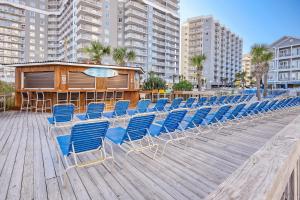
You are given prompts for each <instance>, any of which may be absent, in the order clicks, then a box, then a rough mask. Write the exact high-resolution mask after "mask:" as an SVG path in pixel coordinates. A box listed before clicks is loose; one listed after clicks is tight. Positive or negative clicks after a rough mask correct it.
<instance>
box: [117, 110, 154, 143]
mask: <svg viewBox="0 0 300 200" xmlns="http://www.w3.org/2000/svg"><path fill="white" fill-rule="evenodd" d="M154 118H155V115H153V114H150V115H149V114H148V115H137V116H134V117H132V118H131V119H130V121H129V123H128V126H127V129H126V133H127V134H125V135H124V138H123V140H122V141H123V142H124V141H128V140H131V141H134V140H140V139H142V138H143V137H144V136H145V135H146V134H147V132H148V129H149V127H150V126H151V124H152V122H153V120H154ZM123 142H122V143H123Z"/></svg>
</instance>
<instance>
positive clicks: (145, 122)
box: [106, 114, 157, 160]
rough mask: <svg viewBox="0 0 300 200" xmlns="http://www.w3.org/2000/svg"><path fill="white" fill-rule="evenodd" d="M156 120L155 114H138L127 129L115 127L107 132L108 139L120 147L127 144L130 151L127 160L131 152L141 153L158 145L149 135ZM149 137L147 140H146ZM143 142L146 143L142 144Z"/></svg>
mask: <svg viewBox="0 0 300 200" xmlns="http://www.w3.org/2000/svg"><path fill="white" fill-rule="evenodd" d="M154 118H155V115H154V114H138V115H136V116H134V117H132V118H131V119H130V121H129V123H128V126H127V128H126V129H125V128H122V127H115V128H110V129H108V131H107V134H106V138H107V139H108V140H110V141H111V142H112V143H114V144H117V145H119V146H120V147H121V148H122V144H124V143H127V144H128V145H129V150H127V153H126V160H127V157H128V154H129V153H130V152H133V151H135V152H140V151H143V150H145V149H148V148H152V147H155V146H156V150H157V145H156V144H155V143H154V142H153V140H152V137H150V135H149V128H150V125H151V124H152V122H153V120H154ZM145 137H147V138H145ZM141 140H143V141H144V142H141Z"/></svg>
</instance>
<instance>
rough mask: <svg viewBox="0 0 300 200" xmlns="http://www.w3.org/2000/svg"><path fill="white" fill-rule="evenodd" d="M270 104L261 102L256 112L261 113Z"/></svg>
mask: <svg viewBox="0 0 300 200" xmlns="http://www.w3.org/2000/svg"><path fill="white" fill-rule="evenodd" d="M268 103H269V101H262V102H260V104H259V105H258V106H257V107H256V108H255V110H256V111H261V110H262V109H263V108H264V107H265V106H266V105H267V104H268Z"/></svg>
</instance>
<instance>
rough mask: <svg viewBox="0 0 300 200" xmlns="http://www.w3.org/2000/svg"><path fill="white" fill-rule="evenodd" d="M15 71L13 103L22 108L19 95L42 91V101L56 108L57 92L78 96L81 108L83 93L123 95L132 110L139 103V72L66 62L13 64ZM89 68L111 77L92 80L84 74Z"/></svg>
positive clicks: (125, 68) (133, 69)
mask: <svg viewBox="0 0 300 200" xmlns="http://www.w3.org/2000/svg"><path fill="white" fill-rule="evenodd" d="M9 66H10V67H15V68H16V75H15V77H16V82H15V83H16V101H15V105H16V107H17V108H19V107H20V104H21V92H27V91H28V92H30V93H32V94H34V93H35V92H38V91H42V92H44V93H45V98H47V99H51V100H52V104H53V105H54V104H56V103H57V101H56V95H57V92H80V104H81V107H82V108H83V107H84V103H85V94H86V92H107V91H114V92H116V91H118V92H124V99H125V100H130V103H131V104H130V105H131V106H135V104H136V103H137V101H138V100H139V77H140V74H142V73H144V72H143V70H142V69H141V68H136V67H119V66H111V65H95V64H82V63H69V62H56V61H55V62H43V63H24V64H13V65H9ZM90 68H97V69H98V68H102V69H112V70H115V71H117V75H116V76H114V77H93V76H89V75H87V74H85V73H84V72H85V70H87V69H90Z"/></svg>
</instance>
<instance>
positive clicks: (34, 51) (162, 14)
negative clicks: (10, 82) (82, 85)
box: [0, 0, 180, 82]
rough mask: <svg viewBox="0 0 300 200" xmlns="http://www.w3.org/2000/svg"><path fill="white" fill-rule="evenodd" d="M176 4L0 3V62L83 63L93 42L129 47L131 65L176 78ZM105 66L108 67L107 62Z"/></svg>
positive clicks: (121, 0) (101, 0)
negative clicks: (83, 49) (134, 53)
mask: <svg viewBox="0 0 300 200" xmlns="http://www.w3.org/2000/svg"><path fill="white" fill-rule="evenodd" d="M178 4H179V0H153V1H149V0H43V1H40V0H0V63H16V62H33V61H45V60H65V61H73V62H82V61H84V60H86V59H87V58H88V55H87V54H85V53H83V52H82V48H83V47H86V46H88V45H89V44H90V43H91V42H92V41H99V42H101V43H103V44H104V45H110V46H111V47H113V48H115V47H127V48H128V49H133V50H134V51H135V52H136V54H137V58H136V62H135V63H133V64H134V65H135V66H140V67H142V68H143V69H144V70H145V71H146V72H150V71H153V72H155V73H156V74H157V75H158V76H159V77H161V78H164V79H165V80H167V81H168V82H171V81H172V80H173V78H174V75H175V76H176V77H177V75H178V73H179V31H180V19H179V14H178V11H179V5H178ZM103 63H112V59H111V58H110V57H107V58H104V59H103Z"/></svg>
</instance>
